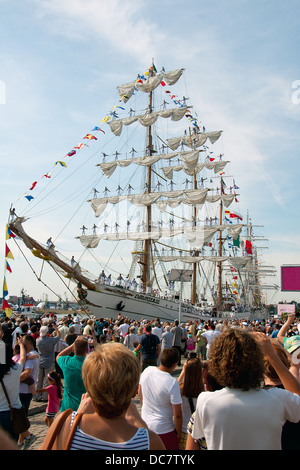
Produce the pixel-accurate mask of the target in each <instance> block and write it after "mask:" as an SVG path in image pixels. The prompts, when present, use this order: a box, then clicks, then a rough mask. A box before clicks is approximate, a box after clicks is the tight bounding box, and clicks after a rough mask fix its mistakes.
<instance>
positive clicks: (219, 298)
mask: <svg viewBox="0 0 300 470" xmlns="http://www.w3.org/2000/svg"><path fill="white" fill-rule="evenodd" d="M223 190H224V188H223V180H222V176H221V194H223ZM222 217H223V201H222V198H221V200H220V226H221V225H222ZM219 233H220V238H219V256H220V257H221V256H222V245H223V244H222V241H223V240H222V229H220V232H219ZM222 306H223V297H222V262H221V261H220V262H219V263H218V309H219V310H221V309H222Z"/></svg>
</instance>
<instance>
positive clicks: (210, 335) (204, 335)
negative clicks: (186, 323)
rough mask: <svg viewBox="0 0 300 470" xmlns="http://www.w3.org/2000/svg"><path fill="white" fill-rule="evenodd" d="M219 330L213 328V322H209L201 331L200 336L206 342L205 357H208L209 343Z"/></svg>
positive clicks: (218, 333)
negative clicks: (204, 329)
mask: <svg viewBox="0 0 300 470" xmlns="http://www.w3.org/2000/svg"><path fill="white" fill-rule="evenodd" d="M220 334H221V332H220V331H218V330H216V329H215V324H214V323H211V324H210V325H209V327H208V330H207V331H205V332H204V333H202V335H201V336H202V338H204V339H205V342H206V357H207V359H209V349H210V346H211V344H212V343H213V341H214V339H215V338H216V336H218V335H220Z"/></svg>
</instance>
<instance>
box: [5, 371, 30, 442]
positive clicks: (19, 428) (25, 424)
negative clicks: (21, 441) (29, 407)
mask: <svg viewBox="0 0 300 470" xmlns="http://www.w3.org/2000/svg"><path fill="white" fill-rule="evenodd" d="M1 385H2V388H3V391H4V394H5V396H6V399H7V401H8V405H9V410H10V420H11V421H12V423H13V430H14V432H15V433H16V434H21V433H22V432H25V431H27V430H28V429H29V428H30V422H29V419H28V418H27V416H26V413H25V409H24V407H23V406H22V407H21V408H14V407H12V406H11V403H10V399H9V396H8V393H7V390H6V388H5V385H4V382H3V380H1Z"/></svg>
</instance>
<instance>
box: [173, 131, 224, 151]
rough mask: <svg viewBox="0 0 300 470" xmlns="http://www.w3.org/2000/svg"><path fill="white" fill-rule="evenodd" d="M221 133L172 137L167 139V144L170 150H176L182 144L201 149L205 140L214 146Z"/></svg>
mask: <svg viewBox="0 0 300 470" xmlns="http://www.w3.org/2000/svg"><path fill="white" fill-rule="evenodd" d="M222 132H223V131H212V132H198V133H197V134H194V135H192V136H189V135H185V136H183V137H172V138H171V139H167V142H168V146H169V147H170V148H171V149H172V150H176V149H177V148H178V147H179V145H182V144H184V145H186V146H187V147H191V148H195V147H201V146H202V145H204V144H205V143H206V141H207V139H208V140H209V141H210V143H211V144H214V143H215V142H216V141H217V140H218V139H219V138H220V136H221V134H222Z"/></svg>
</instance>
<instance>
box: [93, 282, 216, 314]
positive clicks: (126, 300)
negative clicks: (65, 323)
mask: <svg viewBox="0 0 300 470" xmlns="http://www.w3.org/2000/svg"><path fill="white" fill-rule="evenodd" d="M86 300H87V303H88V307H89V309H90V310H91V312H92V313H93V315H95V317H96V318H117V316H118V314H119V313H121V315H122V316H126V317H128V318H130V319H132V320H141V319H142V318H145V319H149V320H153V319H155V318H157V317H158V318H159V319H160V320H161V321H169V322H173V321H174V320H176V319H177V320H179V321H180V322H187V321H188V320H199V319H201V318H206V319H207V318H208V317H207V316H204V315H203V314H201V312H200V311H198V312H197V309H195V308H194V307H193V306H192V305H189V304H183V303H182V307H181V312H179V301H176V300H170V299H167V298H160V297H156V296H154V295H148V294H144V293H140V292H135V291H131V290H127V289H122V288H118V287H115V286H113V287H110V286H99V288H98V290H97V291H92V290H88V291H87V298H86Z"/></svg>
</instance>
